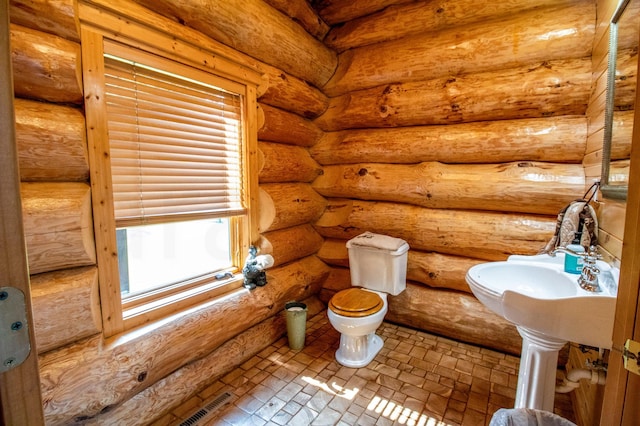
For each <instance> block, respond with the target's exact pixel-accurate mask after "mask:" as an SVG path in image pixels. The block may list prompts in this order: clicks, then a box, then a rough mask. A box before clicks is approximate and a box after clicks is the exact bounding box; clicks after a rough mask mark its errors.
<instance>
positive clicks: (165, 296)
mask: <svg viewBox="0 0 640 426" xmlns="http://www.w3.org/2000/svg"><path fill="white" fill-rule="evenodd" d="M156 44H157V45H158V46H162V39H160V40H157V41H156V43H154V44H153V45H152V47H145V48H140V47H139V45H140V43H139V42H135V43H131V44H129V43H126V42H125V41H123V40H122V38H119V40H118V41H114V40H110V39H109V38H107V37H105V36H103V35H102V34H101V33H100V32H97V31H95V30H94V29H93V28H91V29H89V28H85V27H84V26H83V31H82V46H83V62H84V80H85V92H86V93H85V94H86V95H87V96H86V100H87V101H86V105H85V109H86V114H87V128H88V142H89V151H90V167H91V179H92V189H93V194H92V196H93V208H94V222H95V226H94V228H95V230H96V244H97V246H98V253H99V254H98V268H99V279H100V294H101V304H102V310H103V325H104V327H103V328H104V331H105V334H107V335H112V334H116V333H118V332H120V331H123V330H125V329H128V328H130V327H133V326H136V325H139V324H142V323H144V322H147V321H150V320H153V319H156V318H159V317H162V316H164V315H167V314H169V313H173V312H176V311H178V310H181V309H184V308H186V307H189V306H193V305H194V304H195V303H197V302H199V301H203V300H209V299H211V298H212V297H215V296H218V295H221V294H224V293H227V292H228V291H231V290H234V289H238V288H241V282H242V281H241V280H242V277H241V275H240V270H241V268H242V264H241V263H242V262H243V261H244V259H245V257H246V255H247V251H248V246H249V245H250V243H251V241H253V240H254V239H255V236H256V225H255V222H256V221H255V213H253V211H254V210H255V208H253V207H255V206H251V205H250V204H251V202H252V200H255V199H256V198H257V197H256V196H255V195H254V193H255V189H256V187H257V172H256V167H255V166H252V161H251V160H252V156H255V151H256V149H255V146H256V143H257V141H256V130H255V108H251V107H250V106H255V83H256V82H257V81H259V80H258V79H259V76H258V75H257V74H256V76H255V77H254V78H255V80H254V81H246V74H243V75H242V78H240V77H238V78H237V79H234V78H233V76H232V77H231V78H229V75H228V74H225V75H224V76H219V75H216V74H215V73H213V72H211V70H209V69H207V68H206V67H199V66H194V63H192V62H190V61H189V60H185V58H180V57H176V56H175V55H172V54H171V53H170V52H165V53H164V54H163V52H162V49H160V48H155V47H153V46H155V45H156ZM167 45H170V43H167ZM143 46H144V45H143ZM230 68H233V67H230ZM101 154H102V155H101ZM101 247H103V249H102V250H101V249H100V248H101Z"/></svg>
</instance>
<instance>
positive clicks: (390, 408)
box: [367, 396, 449, 426]
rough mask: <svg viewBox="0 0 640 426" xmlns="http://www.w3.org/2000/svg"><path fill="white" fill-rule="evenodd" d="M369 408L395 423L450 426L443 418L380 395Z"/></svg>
mask: <svg viewBox="0 0 640 426" xmlns="http://www.w3.org/2000/svg"><path fill="white" fill-rule="evenodd" d="M367 410H369V411H373V412H375V413H376V414H377V415H379V416H382V417H385V418H387V419H389V420H391V421H393V422H394V423H397V424H401V425H408V426H448V425H449V424H448V423H445V422H443V421H441V420H438V419H434V418H433V417H429V416H428V415H426V414H423V413H419V412H417V411H414V410H412V409H410V408H407V407H403V406H402V405H400V404H396V403H395V402H393V401H388V400H386V399H384V398H380V397H379V396H375V397H373V399H372V400H371V402H370V403H369V405H368V406H367Z"/></svg>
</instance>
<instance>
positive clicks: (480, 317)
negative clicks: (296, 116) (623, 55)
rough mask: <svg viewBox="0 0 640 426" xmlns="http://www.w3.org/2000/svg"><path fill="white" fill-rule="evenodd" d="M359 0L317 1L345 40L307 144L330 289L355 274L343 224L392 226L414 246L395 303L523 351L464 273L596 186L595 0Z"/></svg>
mask: <svg viewBox="0 0 640 426" xmlns="http://www.w3.org/2000/svg"><path fill="white" fill-rule="evenodd" d="M346 3H347V2H345V1H341V0H329V1H326V0H324V1H320V2H318V4H317V5H316V7H317V9H318V11H319V13H320V16H321V17H322V18H323V19H324V20H325V22H327V23H329V24H330V25H334V26H333V27H332V29H331V30H330V31H329V33H328V35H327V37H326V38H325V42H326V43H327V45H329V46H332V47H335V48H336V49H337V50H338V51H340V53H339V55H338V69H337V71H336V73H335V74H334V76H333V77H332V78H331V80H330V81H329V82H328V83H327V84H326V85H325V86H324V88H323V90H324V92H325V93H326V94H327V95H329V96H330V98H329V106H328V108H327V110H326V112H324V113H323V114H322V115H321V116H320V117H318V118H317V119H315V120H314V121H315V123H317V124H318V126H320V127H321V128H322V129H323V130H324V131H325V133H324V135H323V136H322V138H321V139H320V141H319V142H318V143H317V144H315V145H314V146H312V147H311V148H310V153H311V156H312V157H313V158H314V159H315V160H317V161H318V162H319V163H320V164H321V165H323V166H324V173H323V174H322V175H320V176H318V178H316V179H315V180H314V182H313V187H314V189H316V190H317V191H318V192H319V193H320V194H321V195H323V196H325V197H327V199H328V206H327V209H326V211H325V213H324V214H323V215H322V216H321V217H320V218H319V219H318V221H317V222H316V229H317V230H318V232H319V233H320V234H321V235H322V236H324V237H325V238H326V240H325V243H324V244H323V246H322V248H321V250H320V252H319V254H318V255H319V256H320V257H321V258H322V259H323V260H325V262H327V263H329V264H330V265H331V266H332V272H331V278H330V279H329V280H327V281H326V285H325V287H324V288H323V290H322V292H321V299H322V300H324V301H328V299H329V298H330V297H331V296H332V295H333V294H334V293H335V292H336V291H338V290H340V289H342V288H345V287H346V286H348V285H349V283H350V279H349V274H348V272H347V269H346V267H348V260H347V254H346V250H345V249H344V244H345V242H346V240H348V239H349V238H352V237H354V236H355V235H358V234H359V233H361V232H364V231H373V232H380V233H383V234H389V235H392V236H395V237H399V238H403V239H405V240H406V241H407V242H408V243H409V246H410V247H411V249H410V251H409V256H408V271H407V278H408V281H409V284H408V288H407V290H406V291H405V292H404V293H402V294H401V295H399V296H396V297H390V298H389V299H390V303H389V305H390V310H389V314H388V319H390V320H391V321H396V322H398V323H401V324H405V325H408V326H412V327H419V328H423V329H425V330H428V331H431V332H434V333H437V334H442V335H445V336H449V337H451V338H454V339H458V340H462V341H468V342H473V343H476V344H481V345H487V346H491V347H494V348H496V349H499V350H502V351H505V352H510V353H516V354H517V353H519V351H520V342H521V340H520V338H519V336H518V334H517V333H516V332H515V328H514V327H513V326H512V325H510V324H508V323H507V322H505V321H504V320H503V319H501V318H499V317H498V316H497V315H494V314H492V313H491V312H487V311H486V310H485V308H484V306H483V305H482V304H480V303H478V302H477V300H475V298H474V297H473V296H472V295H470V294H469V293H470V291H469V288H468V286H467V285H466V282H465V279H464V277H465V274H466V271H467V269H468V268H469V267H470V266H472V265H474V264H477V263H479V262H483V261H488V260H504V259H505V258H506V257H507V256H509V255H510V254H535V253H536V252H538V251H539V250H540V249H541V248H542V247H543V246H544V244H545V243H546V241H548V239H549V238H550V237H551V236H552V234H553V231H554V227H555V221H556V215H557V212H558V211H559V210H560V209H561V208H563V207H564V206H565V205H566V204H567V203H568V202H570V201H571V200H573V199H575V198H579V197H581V196H582V194H583V192H584V189H585V174H584V168H583V165H582V164H581V163H582V160H583V158H584V154H585V149H586V144H587V130H588V128H587V117H586V111H587V106H588V103H589V99H590V94H591V82H592V70H591V49H592V46H593V39H594V35H595V33H596V28H595V14H596V7H595V2H594V1H591V0H584V1H578V2H576V1H562V2H549V1H544V0H543V1H534V2H528V1H527V2H524V1H509V2H501V3H500V4H499V5H498V4H494V3H491V4H490V3H486V4H485V3H483V2H481V3H480V4H478V3H477V2H470V1H467V0H450V1H446V2H439V3H437V4H436V3H433V2H426V1H415V2H405V1H401V0H399V1H379V2H349V5H347V4H346ZM363 3H366V5H365V4H363ZM341 12H342V13H341ZM338 23H339V25H335V24H338ZM552 34H553V35H552ZM569 34H571V36H569ZM536 129H537V130H536ZM551 145H553V147H551ZM461 315H462V316H461ZM465 318H466V319H470V318H473V320H470V321H466V319H465ZM495 336H500V339H495V338H494V337H495Z"/></svg>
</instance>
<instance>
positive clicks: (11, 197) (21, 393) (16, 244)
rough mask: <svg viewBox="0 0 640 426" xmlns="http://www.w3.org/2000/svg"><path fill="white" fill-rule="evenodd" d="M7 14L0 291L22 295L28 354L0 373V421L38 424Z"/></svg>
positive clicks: (3, 6)
mask: <svg viewBox="0 0 640 426" xmlns="http://www.w3.org/2000/svg"><path fill="white" fill-rule="evenodd" d="M8 10H9V5H8V0H0V287H11V288H12V293H13V289H17V290H20V291H21V292H22V293H23V294H24V301H25V305H26V309H27V318H26V319H27V326H28V330H29V340H30V342H31V352H30V353H29V356H28V357H27V358H26V360H24V362H22V363H21V364H19V365H18V366H17V367H13V368H11V369H9V370H7V371H5V372H3V373H0V414H1V416H0V423H1V424H4V425H8V426H9V425H16V426H18V425H29V426H31V425H36V426H37V425H41V424H44V415H43V412H42V401H41V395H40V376H39V372H38V356H37V353H36V350H35V340H34V333H33V326H32V324H33V318H32V316H31V293H30V288H29V272H28V269H27V255H26V247H25V240H24V232H23V227H22V206H21V202H20V176H19V172H18V155H17V148H16V144H15V119H14V110H13V79H12V74H11V55H10V53H11V51H10V48H9V37H10V36H9V12H8ZM5 294H6V292H5ZM10 302H11V301H6V302H4V303H10ZM20 305H21V304H20ZM8 333H11V330H10V329H7V328H5V327H3V328H2V329H0V339H3V335H4V337H5V338H6V336H7V335H8ZM5 342H6V340H5ZM10 362H11V361H10V359H9V358H8V359H6V360H0V363H2V364H5V363H7V364H8V363H10ZM3 370H4V369H3Z"/></svg>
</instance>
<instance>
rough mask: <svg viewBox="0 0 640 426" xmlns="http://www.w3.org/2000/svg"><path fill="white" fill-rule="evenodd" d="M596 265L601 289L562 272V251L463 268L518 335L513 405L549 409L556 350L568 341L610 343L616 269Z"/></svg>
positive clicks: (489, 305) (604, 345) (475, 288)
mask: <svg viewBox="0 0 640 426" xmlns="http://www.w3.org/2000/svg"><path fill="white" fill-rule="evenodd" d="M597 266H598V268H599V269H600V271H601V272H600V274H599V276H598V280H599V284H600V288H601V291H600V292H590V291H586V290H583V289H582V288H580V286H579V285H578V277H579V276H580V275H577V274H568V273H566V272H564V254H558V255H557V256H556V257H551V256H548V255H537V256H511V257H509V259H508V260H507V261H506V262H489V263H483V264H480V265H476V266H473V267H471V268H470V269H469V271H468V272H467V277H466V278H467V283H469V287H471V290H472V291H473V294H475V295H476V297H477V298H478V299H479V300H480V301H481V302H482V303H483V304H484V305H485V306H486V307H487V308H489V309H491V310H492V311H493V312H495V313H497V314H499V315H502V316H503V317H504V318H505V319H507V320H508V321H511V322H512V323H513V324H515V325H516V328H517V329H518V333H520V336H522V353H521V356H520V368H519V370H518V385H517V389H516V399H515V408H532V409H538V410H545V411H553V402H554V395H555V392H554V390H555V382H556V368H557V364H558V352H559V351H560V349H562V348H563V347H564V346H565V345H566V343H567V342H568V341H571V342H575V343H581V344H585V345H589V346H596V347H599V348H611V343H612V342H611V336H612V334H613V317H614V313H615V306H616V294H617V291H618V290H617V286H618V271H617V270H616V269H613V268H611V267H610V266H609V265H607V264H606V263H604V262H600V261H598V263H597Z"/></svg>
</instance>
